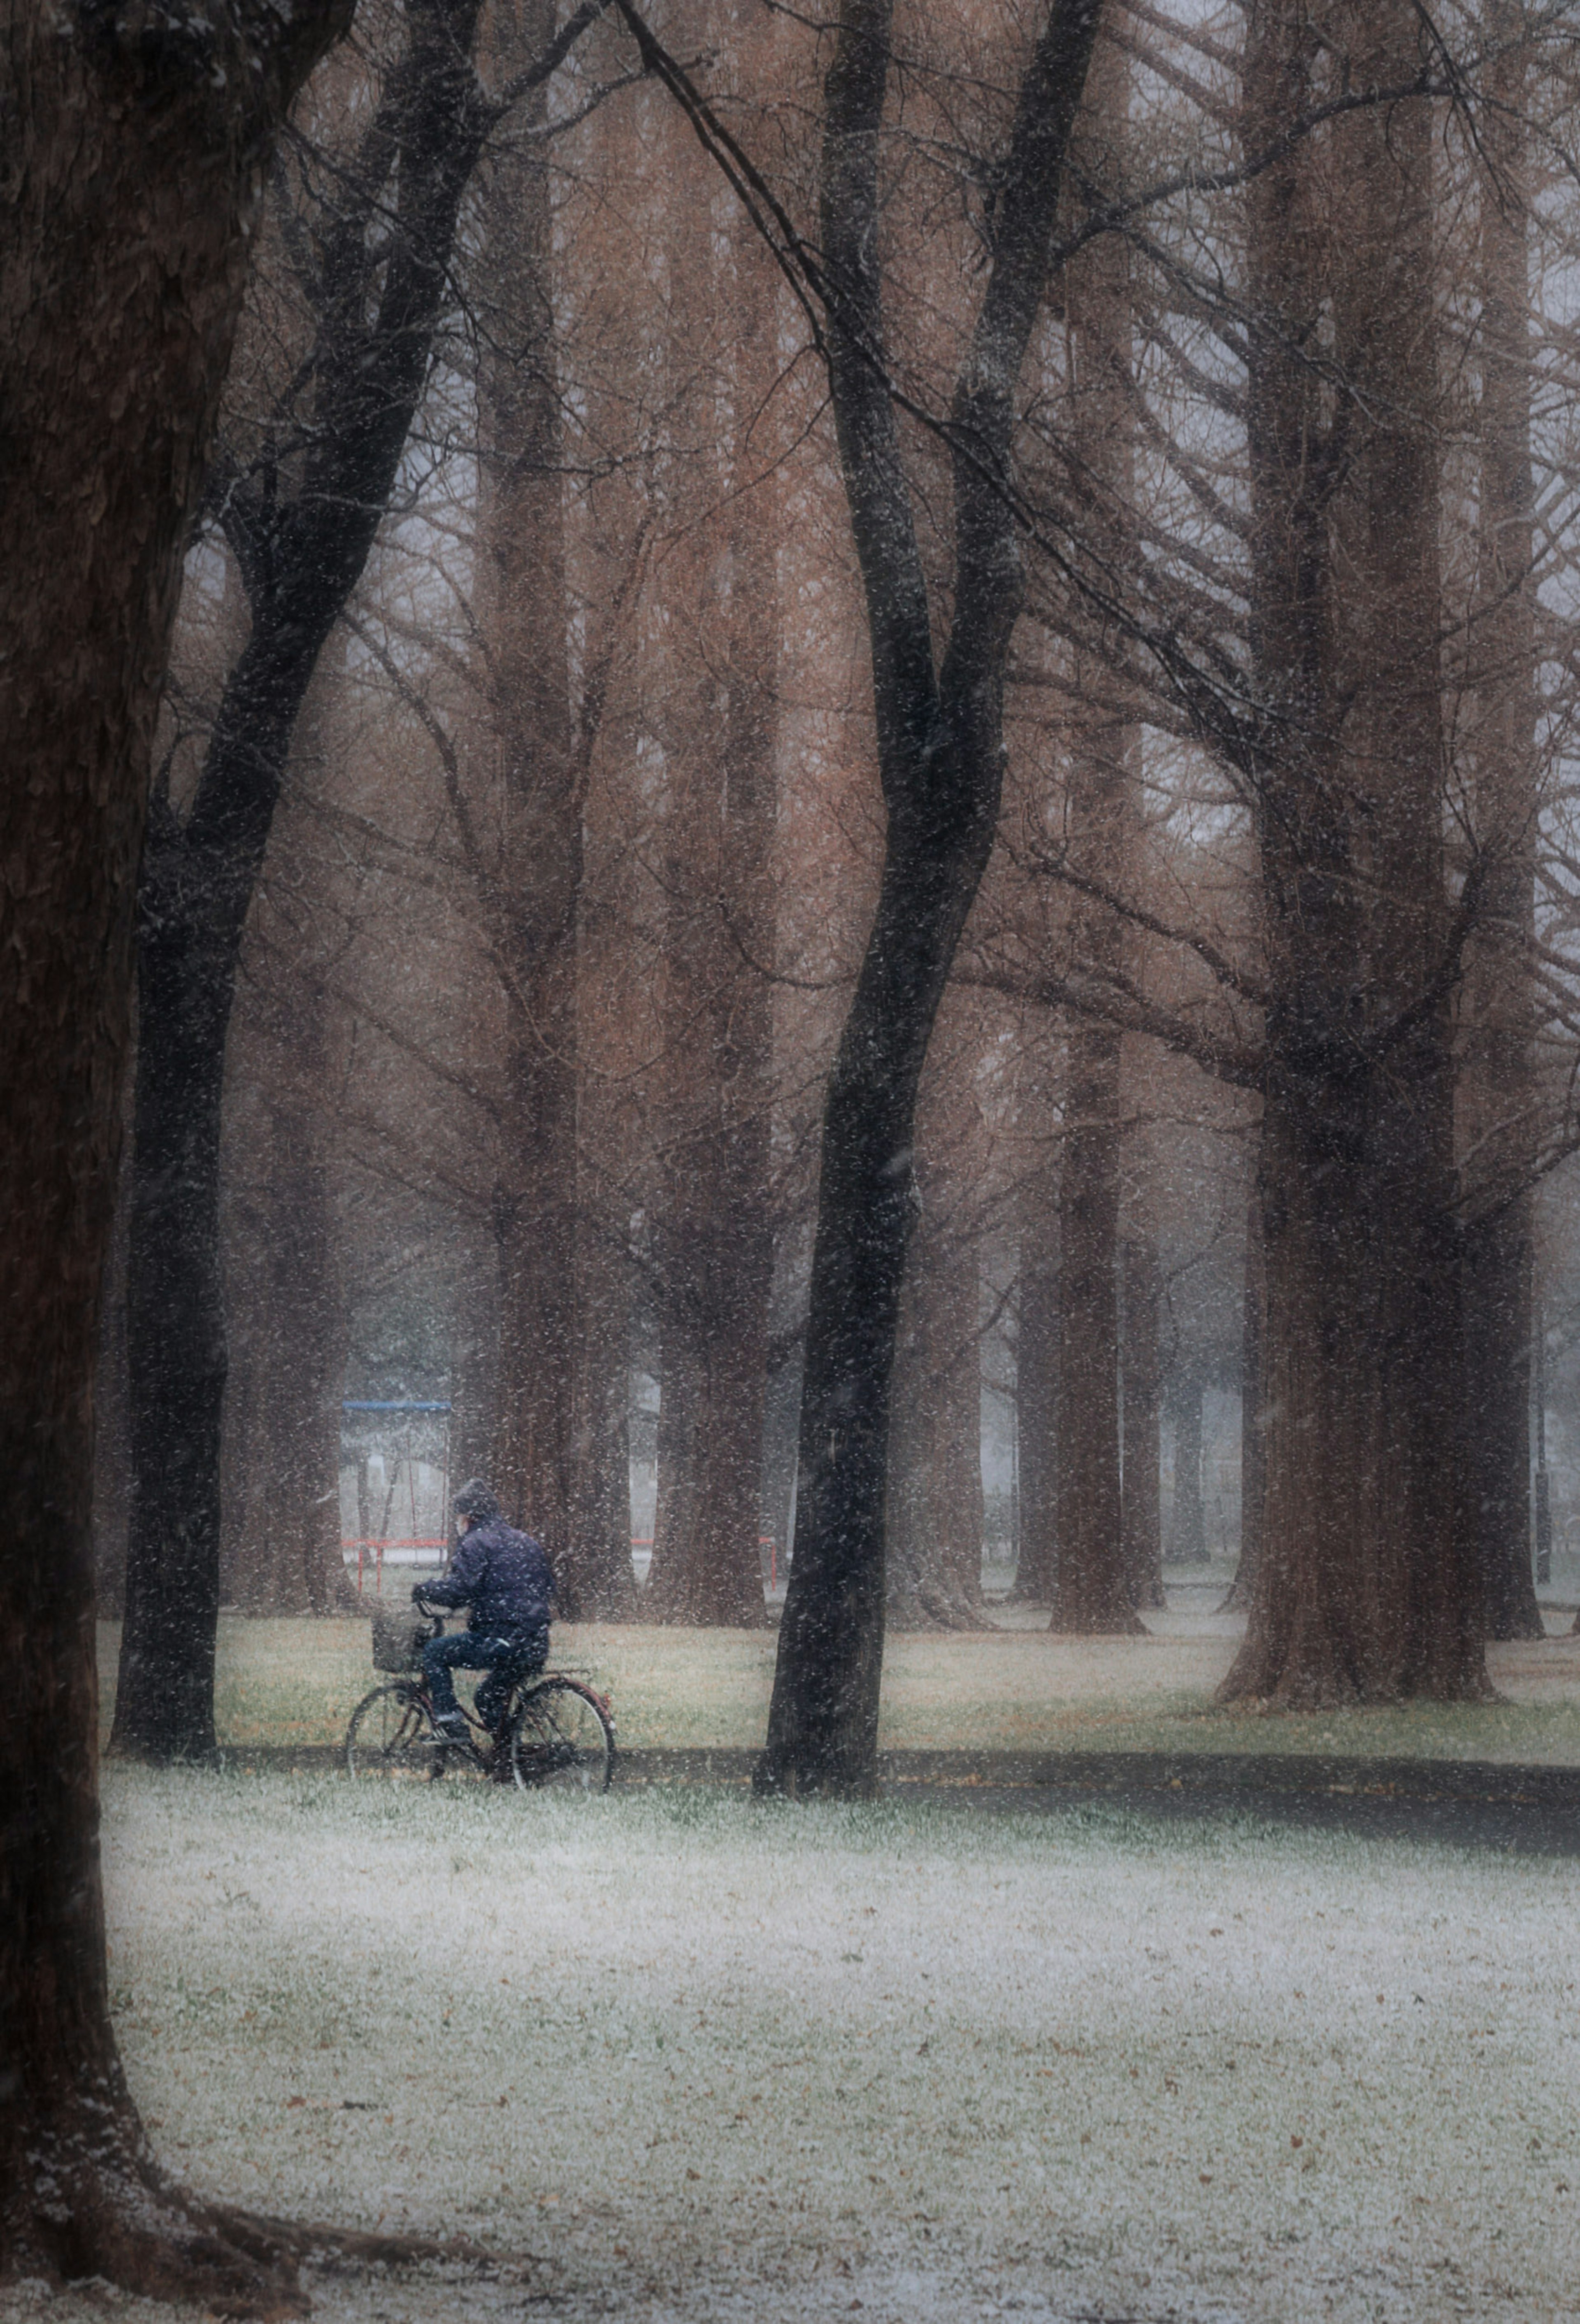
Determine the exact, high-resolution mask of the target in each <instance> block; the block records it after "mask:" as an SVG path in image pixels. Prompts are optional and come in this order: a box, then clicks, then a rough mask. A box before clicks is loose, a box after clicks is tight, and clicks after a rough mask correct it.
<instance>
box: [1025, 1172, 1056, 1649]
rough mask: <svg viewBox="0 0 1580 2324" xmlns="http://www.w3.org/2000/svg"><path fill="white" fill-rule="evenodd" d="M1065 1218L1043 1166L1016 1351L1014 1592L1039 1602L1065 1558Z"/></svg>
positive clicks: (1029, 1190)
mask: <svg viewBox="0 0 1580 2324" xmlns="http://www.w3.org/2000/svg"><path fill="white" fill-rule="evenodd" d="M1059 1217H1060V1203H1059V1196H1058V1191H1057V1185H1056V1184H1055V1183H1053V1181H1052V1173H1050V1172H1046V1171H1038V1172H1037V1173H1036V1175H1035V1176H1033V1178H1032V1179H1031V1180H1030V1181H1029V1182H1028V1184H1027V1185H1026V1187H1025V1189H1024V1194H1023V1197H1022V1212H1021V1237H1020V1313H1019V1318H1018V1323H1017V1327H1016V1332H1015V1431H1016V1443H1017V1452H1018V1470H1019V1477H1020V1554H1019V1558H1018V1561H1017V1563H1016V1566H1015V1596H1016V1598H1017V1599H1020V1600H1023V1601H1024V1602H1027V1603H1029V1604H1032V1605H1036V1606H1049V1605H1052V1600H1053V1577H1054V1574H1055V1572H1056V1571H1057V1564H1058V1555H1059V1349H1060V1332H1059Z"/></svg>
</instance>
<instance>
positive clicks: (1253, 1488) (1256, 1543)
mask: <svg viewBox="0 0 1580 2324" xmlns="http://www.w3.org/2000/svg"><path fill="white" fill-rule="evenodd" d="M1266 1345H1267V1269H1266V1268H1265V1266H1264V1265H1263V1254H1262V1201H1261V1188H1260V1185H1259V1182H1258V1181H1257V1180H1256V1179H1255V1178H1253V1180H1252V1185H1251V1194H1250V1200H1249V1202H1248V1203H1247V1204H1246V1210H1245V1305H1244V1308H1243V1310H1242V1314H1241V1326H1240V1351H1241V1352H1240V1562H1239V1563H1238V1565H1237V1566H1236V1568H1235V1578H1234V1580H1233V1581H1232V1582H1230V1584H1229V1586H1228V1588H1227V1589H1226V1591H1225V1592H1224V1594H1223V1598H1222V1600H1221V1601H1220V1603H1219V1607H1218V1611H1219V1612H1220V1613H1229V1612H1231V1611H1236V1610H1238V1609H1239V1608H1241V1607H1243V1606H1249V1604H1250V1603H1251V1596H1252V1591H1253V1590H1254V1587H1255V1582H1256V1567H1257V1563H1258V1560H1259V1559H1260V1557H1261V1555H1262V1543H1263V1504H1264V1503H1265V1501H1266V1499H1267V1380H1266V1375H1265V1371H1264V1369H1263V1367H1264V1361H1265V1350H1266Z"/></svg>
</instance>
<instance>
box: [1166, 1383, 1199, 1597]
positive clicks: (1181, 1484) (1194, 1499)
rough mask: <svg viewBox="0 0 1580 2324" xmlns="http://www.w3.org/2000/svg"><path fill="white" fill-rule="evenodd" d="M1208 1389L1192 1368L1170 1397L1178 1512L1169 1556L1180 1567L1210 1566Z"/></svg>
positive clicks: (1175, 1514)
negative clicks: (1205, 1455)
mask: <svg viewBox="0 0 1580 2324" xmlns="http://www.w3.org/2000/svg"><path fill="white" fill-rule="evenodd" d="M1205 1386H1206V1382H1205V1381H1204V1380H1203V1379H1202V1376H1201V1374H1200V1372H1199V1371H1197V1370H1195V1369H1187V1370H1185V1371H1182V1372H1180V1373H1178V1374H1177V1375H1176V1376H1175V1379H1174V1381H1173V1393H1172V1395H1171V1398H1170V1404H1171V1412H1172V1418H1173V1423H1174V1510H1173V1523H1172V1526H1171V1528H1170V1539H1169V1554H1170V1557H1171V1560H1172V1562H1173V1563H1174V1564H1176V1565H1205V1564H1206V1563H1207V1509H1206V1506H1205V1503H1204V1501H1203V1499H1202V1492H1201V1420H1202V1412H1201V1400H1202V1392H1203V1389H1204V1388H1205Z"/></svg>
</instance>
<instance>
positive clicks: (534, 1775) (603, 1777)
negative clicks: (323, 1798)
mask: <svg viewBox="0 0 1580 2324" xmlns="http://www.w3.org/2000/svg"><path fill="white" fill-rule="evenodd" d="M444 1628H445V1624H444V1618H443V1617H442V1616H439V1617H436V1618H434V1619H432V1620H429V1619H427V1618H424V1617H423V1616H420V1615H418V1614H416V1613H413V1612H401V1613H391V1612H390V1609H388V1608H386V1607H382V1606H375V1608H374V1609H373V1663H374V1666H375V1668H376V1669H379V1670H397V1671H400V1672H401V1673H403V1674H404V1675H402V1676H401V1677H399V1678H396V1679H393V1680H391V1681H390V1683H388V1684H386V1685H383V1686H376V1687H374V1688H373V1690H372V1692H371V1693H370V1694H365V1695H364V1696H363V1699H362V1701H360V1702H359V1703H358V1704H357V1706H356V1709H355V1710H354V1711H353V1712H352V1714H351V1723H350V1725H349V1726H348V1727H347V1728H346V1730H345V1766H346V1773H347V1774H348V1775H358V1776H369V1775H380V1776H382V1777H384V1778H385V1779H386V1780H387V1781H395V1782H401V1781H404V1782H408V1783H432V1782H434V1781H436V1779H437V1778H438V1777H439V1776H441V1775H447V1774H448V1773H450V1771H451V1770H452V1769H454V1770H455V1771H456V1772H458V1773H460V1774H463V1775H479V1776H482V1777H484V1778H486V1779H487V1780H488V1781H490V1782H492V1783H499V1784H505V1783H509V1784H514V1785H515V1786H516V1788H517V1790H518V1791H522V1792H539V1791H577V1792H594V1793H602V1792H606V1791H608V1789H609V1787H610V1784H611V1783H612V1782H613V1780H614V1720H613V1719H612V1717H611V1714H610V1708H609V1704H608V1702H607V1701H606V1700H605V1698H604V1697H603V1696H602V1695H601V1694H599V1693H597V1692H595V1691H594V1690H593V1689H592V1687H590V1686H588V1685H587V1684H586V1683H585V1682H584V1681H583V1680H582V1679H579V1678H575V1677H573V1676H572V1675H571V1674H569V1673H568V1672H565V1671H536V1672H534V1673H533V1674H532V1675H531V1677H529V1678H526V1679H523V1680H522V1681H521V1682H520V1683H519V1686H517V1687H515V1688H514V1689H513V1690H512V1692H511V1694H510V1701H509V1702H508V1703H507V1704H506V1706H505V1712H504V1716H503V1718H502V1719H501V1722H500V1725H499V1728H498V1729H497V1730H491V1729H489V1728H487V1727H485V1726H484V1724H483V1722H482V1720H481V1719H479V1718H477V1717H476V1716H475V1714H474V1713H473V1711H468V1710H467V1709H466V1707H465V1705H464V1704H462V1705H461V1706H460V1709H461V1711H462V1715H463V1717H464V1720H465V1721H466V1733H465V1735H464V1737H455V1736H450V1735H446V1734H444V1733H442V1732H441V1731H440V1729H438V1727H437V1726H436V1723H435V1720H434V1705H433V1697H432V1695H431V1694H430V1693H429V1692H428V1687H427V1680H426V1679H425V1678H424V1677H423V1675H422V1649H423V1647H424V1646H426V1645H427V1642H428V1640H429V1639H430V1638H436V1637H441V1636H442V1635H443V1632H444Z"/></svg>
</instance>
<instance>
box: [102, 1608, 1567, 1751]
mask: <svg viewBox="0 0 1580 2324" xmlns="http://www.w3.org/2000/svg"><path fill="white" fill-rule="evenodd" d="M1155 1619H1156V1622H1157V1625H1158V1629H1159V1631H1160V1632H1162V1635H1149V1636H1148V1637H1142V1638H1119V1637H1105V1638H1070V1637H1050V1636H1049V1635H1048V1634H1047V1633H1046V1632H1045V1631H1038V1630H1033V1629H1028V1628H1012V1629H1003V1630H994V1631H989V1632H986V1633H982V1634H978V1635H973V1636H954V1635H936V1634H932V1633H928V1634H923V1635H916V1634H900V1635H897V1636H895V1637H891V1638H890V1640H889V1642H888V1648H887V1653H886V1660H885V1665H884V1702H883V1720H882V1728H881V1731H880V1740H881V1742H882V1744H883V1746H884V1748H886V1749H893V1750H905V1749H913V1750H923V1749H924V1750H969V1749H972V1748H978V1749H983V1750H1071V1751H1095V1750H1115V1751H1141V1750H1165V1751H1268V1752H1297V1751H1309V1752H1318V1753H1321V1752H1337V1753H1346V1754H1376V1755H1381V1756H1385V1757H1412V1756H1413V1757H1428V1758H1487V1759H1502V1760H1539V1761H1546V1762H1549V1763H1552V1764H1554V1765H1580V1639H1575V1638H1570V1637H1566V1636H1557V1637H1549V1638H1548V1639H1546V1640H1544V1641H1542V1642H1541V1643H1539V1644H1532V1645H1529V1646H1494V1647H1493V1649H1492V1651H1491V1654H1490V1656H1489V1664H1490V1667H1491V1670H1492V1674H1493V1683H1494V1684H1495V1685H1496V1686H1497V1688H1498V1690H1499V1693H1500V1695H1501V1697H1502V1700H1501V1701H1497V1702H1495V1703H1489V1704H1485V1705H1476V1706H1474V1707H1456V1708H1453V1709H1445V1708H1439V1707H1436V1706H1432V1705H1423V1706H1420V1707H1419V1708H1416V1709H1411V1710H1409V1711H1346V1712H1342V1713H1317V1714H1312V1715H1309V1716H1308V1715H1301V1716H1292V1715H1289V1714H1284V1715H1280V1716H1276V1717H1263V1716H1259V1715H1256V1714H1254V1713H1246V1712H1230V1711H1218V1710H1217V1709H1215V1708H1214V1705H1213V1700H1212V1698H1213V1692H1214V1690H1215V1688H1216V1687H1217V1683H1218V1681H1219V1680H1220V1679H1221V1678H1222V1676H1223V1674H1224V1673H1225V1671H1226V1669H1227V1667H1228V1665H1229V1661H1230V1659H1231V1657H1232V1655H1233V1653H1234V1647H1235V1638H1234V1636H1233V1634H1232V1631H1233V1626H1232V1624H1231V1623H1230V1622H1228V1621H1226V1620H1225V1619H1222V1618H1213V1617H1211V1616H1196V1615H1191V1614H1189V1613H1172V1614H1169V1615H1164V1616H1161V1617H1157V1618H1155ZM118 1635H119V1634H118V1631H117V1629H116V1628H115V1626H114V1625H111V1624H106V1625H104V1626H103V1629H102V1633H101V1656H100V1660H101V1673H102V1682H103V1686H104V1704H105V1715H106V1729H107V1723H108V1715H109V1711H110V1707H111V1703H112V1701H113V1695H114V1686H115V1653H116V1649H117V1646H118ZM775 1643H776V1639H775V1633H774V1632H773V1631H772V1630H762V1631H749V1630H722V1631H706V1630H683V1629H659V1628H646V1627H643V1626H640V1625H637V1624H629V1625H626V1624H609V1625H590V1626H586V1627H578V1626H576V1625H574V1624H571V1623H562V1624H556V1628H555V1633H554V1657H553V1658H554V1661H555V1663H556V1665H557V1666H559V1667H562V1668H579V1669H583V1670H584V1671H585V1672H586V1673H587V1674H588V1675H589V1676H590V1677H591V1678H592V1681H593V1683H594V1684H596V1685H597V1686H599V1687H600V1688H601V1689H602V1690H604V1691H605V1692H608V1693H609V1694H610V1695H611V1697H612V1699H613V1702H614V1708H615V1715H616V1719H617V1720H618V1724H619V1732H620V1743H621V1745H622V1747H624V1748H628V1749H642V1748H665V1747H667V1748H683V1747H684V1748H697V1747H703V1746H711V1747H713V1748H738V1749H742V1748H744V1749H749V1748H754V1747H755V1746H757V1745H758V1744H759V1743H760V1742H761V1740H762V1737H763V1730H764V1725H765V1721H766V1720H767V1702H768V1692H769V1689H770V1686H771V1684H772V1681H773V1667H774V1651H775ZM375 1683H377V1674H375V1673H374V1671H373V1669H372V1663H371V1660H370V1655H369V1631H368V1625H367V1624H366V1623H365V1622H363V1621H360V1620H357V1619H354V1618H352V1619H345V1620H333V1621H310V1620H249V1619H243V1618H240V1617H228V1616H227V1617H225V1618H223V1619H222V1621H221V1623H220V1637H219V1676H218V1686H217V1694H216V1709H217V1716H218V1724H219V1732H220V1737H221V1739H222V1741H224V1742H225V1743H227V1744H231V1745H235V1746H246V1745H255V1744H275V1745H280V1744H325V1743H335V1742H337V1741H338V1740H339V1738H340V1737H341V1736H342V1735H343V1734H344V1729H345V1722H346V1719H347V1717H348V1715H349V1713H350V1711H351V1709H352V1706H353V1705H354V1703H355V1702H356V1701H358V1699H359V1698H360V1697H361V1696H362V1695H363V1693H365V1692H366V1691H367V1689H368V1688H369V1687H370V1686H372V1685H374V1684H375Z"/></svg>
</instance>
